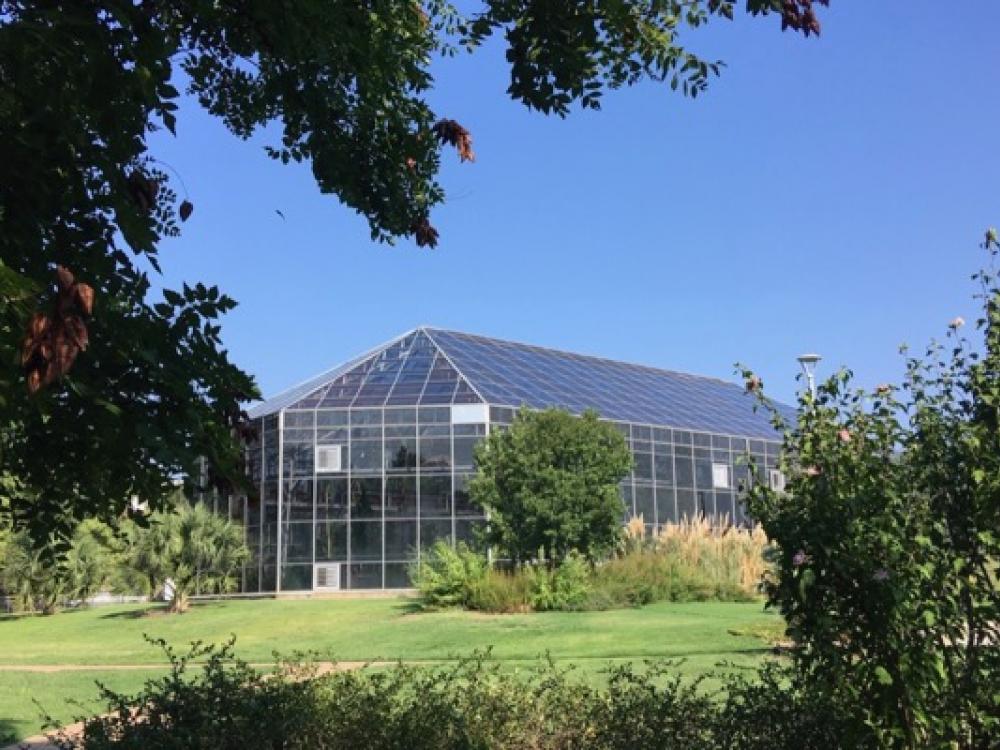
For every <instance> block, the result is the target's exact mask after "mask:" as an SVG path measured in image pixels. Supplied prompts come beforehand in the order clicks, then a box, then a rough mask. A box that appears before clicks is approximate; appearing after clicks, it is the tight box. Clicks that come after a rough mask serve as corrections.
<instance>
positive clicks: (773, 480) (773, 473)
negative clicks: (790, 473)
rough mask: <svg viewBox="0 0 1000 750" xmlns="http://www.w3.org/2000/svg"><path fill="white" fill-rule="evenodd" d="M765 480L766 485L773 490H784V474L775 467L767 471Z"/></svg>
mask: <svg viewBox="0 0 1000 750" xmlns="http://www.w3.org/2000/svg"><path fill="white" fill-rule="evenodd" d="M767 481H768V485H769V486H770V487H771V489H772V490H774V491H775V492H784V491H785V475H784V474H782V473H781V472H780V471H778V470H777V469H770V470H769V471H768V472H767Z"/></svg>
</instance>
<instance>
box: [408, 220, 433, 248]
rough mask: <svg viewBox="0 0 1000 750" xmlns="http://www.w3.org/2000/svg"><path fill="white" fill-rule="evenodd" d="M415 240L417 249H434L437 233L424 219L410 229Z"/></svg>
mask: <svg viewBox="0 0 1000 750" xmlns="http://www.w3.org/2000/svg"><path fill="white" fill-rule="evenodd" d="M410 231H412V232H413V234H414V236H415V237H416V240H417V247H436V246H437V243H438V231H437V230H436V229H435V228H434V227H432V226H431V223H430V221H429V220H428V219H427V218H426V217H425V218H423V219H420V220H419V221H417V222H415V223H414V225H413V226H412V227H411V228H410Z"/></svg>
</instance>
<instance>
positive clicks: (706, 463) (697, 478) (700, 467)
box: [694, 457, 715, 490]
mask: <svg viewBox="0 0 1000 750" xmlns="http://www.w3.org/2000/svg"><path fill="white" fill-rule="evenodd" d="M694 484H695V487H697V488H698V489H700V490H710V489H712V488H713V487H714V486H715V483H714V482H713V481H712V459H711V458H710V457H709V458H696V459H695V460H694Z"/></svg>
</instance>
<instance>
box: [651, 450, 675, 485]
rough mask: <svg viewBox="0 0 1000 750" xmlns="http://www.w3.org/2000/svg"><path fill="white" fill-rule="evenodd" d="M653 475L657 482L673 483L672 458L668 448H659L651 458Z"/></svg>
mask: <svg viewBox="0 0 1000 750" xmlns="http://www.w3.org/2000/svg"><path fill="white" fill-rule="evenodd" d="M653 474H654V476H655V478H656V481H657V482H668V483H669V482H673V481H674V458H673V456H671V455H670V448H669V447H668V446H662V447H659V446H658V449H657V451H656V455H655V456H654V457H653Z"/></svg>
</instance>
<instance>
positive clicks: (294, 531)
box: [281, 521, 313, 563]
mask: <svg viewBox="0 0 1000 750" xmlns="http://www.w3.org/2000/svg"><path fill="white" fill-rule="evenodd" d="M312 543H313V525H312V522H311V521H310V522H301V523H289V524H285V525H284V534H283V535H282V538H281V555H282V558H283V560H282V562H310V563H311V562H312V560H313V551H312Z"/></svg>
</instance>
